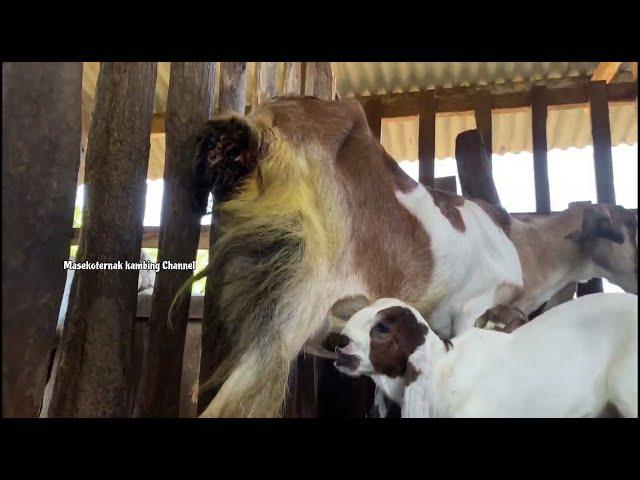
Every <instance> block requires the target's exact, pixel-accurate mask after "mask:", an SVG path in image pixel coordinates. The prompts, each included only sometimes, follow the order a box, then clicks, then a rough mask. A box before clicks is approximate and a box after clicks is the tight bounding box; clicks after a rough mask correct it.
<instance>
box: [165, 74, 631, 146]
mask: <svg viewBox="0 0 640 480" xmlns="http://www.w3.org/2000/svg"><path fill="white" fill-rule="evenodd" d="M606 87H607V88H606V91H607V98H608V101H609V103H610V104H615V105H631V104H633V103H635V101H636V99H637V93H638V88H637V83H636V82H623V83H611V84H608V85H607V86H606ZM476 92H477V89H476V88H473V87H467V88H466V90H461V89H460V88H455V89H452V88H448V89H437V90H435V91H434V90H427V91H424V92H410V93H394V94H383V95H368V96H364V97H355V98H356V99H357V100H359V101H360V103H361V104H362V105H363V107H365V105H368V104H369V103H374V104H375V103H379V105H380V106H381V107H380V108H381V112H382V114H381V118H385V119H387V118H395V117H415V116H418V115H420V108H421V107H420V105H422V102H423V99H424V97H425V96H426V95H432V94H435V97H436V100H437V102H436V115H438V116H448V115H461V114H466V113H468V114H474V109H475V104H474V102H475V98H476ZM285 93H287V94H289V92H285ZM490 97H491V104H492V113H493V114H496V115H500V114H503V113H513V112H526V111H528V110H529V108H531V105H532V101H531V91H530V90H528V91H518V92H515V93H501V94H493V93H491V94H490ZM546 98H547V110H548V111H554V110H565V109H573V108H586V107H588V106H589V91H588V84H586V83H585V84H582V85H577V86H572V87H561V88H549V87H547V93H546ZM365 110H366V108H365ZM247 113H248V110H247ZM164 115H165V114H164V113H156V114H154V123H153V125H154V127H153V135H162V134H164Z"/></svg>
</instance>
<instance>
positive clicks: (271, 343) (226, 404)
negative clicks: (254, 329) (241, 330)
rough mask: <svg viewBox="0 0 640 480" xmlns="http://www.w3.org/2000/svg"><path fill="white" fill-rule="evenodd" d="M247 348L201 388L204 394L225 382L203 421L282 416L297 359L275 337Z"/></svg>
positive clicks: (229, 359)
mask: <svg viewBox="0 0 640 480" xmlns="http://www.w3.org/2000/svg"><path fill="white" fill-rule="evenodd" d="M247 347H248V348H247V349H245V351H244V352H232V354H231V355H230V356H229V357H228V359H226V360H225V361H224V362H223V363H222V364H221V365H220V367H219V368H218V369H217V370H216V372H215V373H214V376H213V377H212V378H211V379H210V380H208V381H207V382H206V383H205V384H203V385H202V386H201V391H202V390H204V389H207V388H210V387H212V386H215V385H219V384H220V383H222V386H221V387H220V390H218V393H217V394H216V396H215V397H214V398H213V400H212V401H211V403H210V404H209V405H208V406H207V408H206V409H205V410H204V411H203V412H202V414H201V415H200V417H201V418H212V417H223V418H240V417H242V418H272V417H278V416H280V414H281V411H282V407H283V404H284V401H285V398H286V394H287V388H288V379H289V370H290V367H291V361H292V360H293V359H292V358H286V356H285V355H284V353H283V352H285V351H286V349H285V348H284V346H283V345H282V343H281V341H279V340H277V339H275V338H273V337H271V338H267V339H262V340H256V341H253V342H251V343H250V344H249V345H248V346H247ZM234 358H236V359H237V360H235V361H234ZM225 377H226V380H224V382H222V379H223V378H225Z"/></svg>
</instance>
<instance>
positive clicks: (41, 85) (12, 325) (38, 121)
mask: <svg viewBox="0 0 640 480" xmlns="http://www.w3.org/2000/svg"><path fill="white" fill-rule="evenodd" d="M81 98H82V63H81V62H77V63H55V62H52V63H22V62H20V63H13V62H5V63H3V64H2V101H3V105H2V224H3V226H4V227H5V228H4V230H3V232H2V279H3V281H2V416H3V417H4V418H8V417H21V418H37V417H38V414H39V411H40V406H41V403H42V398H43V392H44V388H45V383H46V380H47V372H48V367H49V363H50V354H51V347H52V345H54V342H55V338H56V324H57V321H58V310H59V308H60V300H61V299H62V293H63V291H64V286H65V279H66V272H65V271H64V270H63V268H62V264H63V262H64V260H67V259H68V258H69V233H70V232H71V228H72V226H73V209H74V203H75V195H76V193H75V192H76V178H77V176H78V165H79V163H80V149H79V148H78V147H79V145H80V141H81V130H82V126H81V122H82V119H81V113H80V110H81ZM147 142H148V139H147Z"/></svg>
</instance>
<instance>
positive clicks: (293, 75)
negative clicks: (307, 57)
mask: <svg viewBox="0 0 640 480" xmlns="http://www.w3.org/2000/svg"><path fill="white" fill-rule="evenodd" d="M301 93H302V63H301V62H285V63H284V90H283V92H282V94H283V95H300V94H301Z"/></svg>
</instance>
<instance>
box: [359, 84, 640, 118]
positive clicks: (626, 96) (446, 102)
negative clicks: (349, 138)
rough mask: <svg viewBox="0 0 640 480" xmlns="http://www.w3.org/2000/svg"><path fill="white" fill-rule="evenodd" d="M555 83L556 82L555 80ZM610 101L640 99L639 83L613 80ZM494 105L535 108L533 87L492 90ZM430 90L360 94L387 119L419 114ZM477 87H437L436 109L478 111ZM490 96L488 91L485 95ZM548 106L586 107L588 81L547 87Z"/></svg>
mask: <svg viewBox="0 0 640 480" xmlns="http://www.w3.org/2000/svg"><path fill="white" fill-rule="evenodd" d="M551 83H553V82H551ZM606 87H607V88H606V90H607V97H608V100H609V102H616V103H631V102H634V101H635V99H636V98H637V93H638V92H637V84H636V83H635V82H624V83H612V84H608V85H607V86H606ZM487 91H488V92H489V96H490V98H491V102H490V103H491V108H492V109H493V111H494V112H496V113H500V110H508V109H526V108H529V107H531V87H529V89H528V90H522V91H521V90H516V91H514V92H506V93H493V92H491V91H490V90H487ZM427 92H429V90H427V91H426V92H410V93H394V94H383V95H369V96H363V97H356V98H357V99H358V100H360V102H361V103H362V104H363V105H364V104H365V103H367V102H369V101H374V100H375V101H379V102H381V104H382V105H383V118H389V117H403V116H415V115H419V113H420V97H422V96H424V95H425V94H426V93H427ZM477 92H478V90H477V88H474V87H465V88H459V87H456V88H444V89H436V90H435V96H436V99H437V108H436V112H437V113H438V114H445V113H464V112H469V111H474V110H475V106H476V105H475V100H476V98H477ZM485 95H486V94H485ZM546 96H547V105H548V107H549V109H550V110H554V109H556V108H558V107H559V108H563V107H564V108H566V106H573V107H582V106H586V105H588V103H589V92H588V83H587V82H585V83H582V84H578V85H573V86H564V87H549V86H547V95H546Z"/></svg>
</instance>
